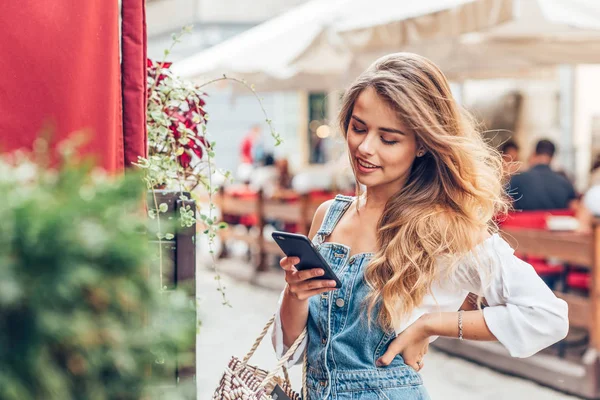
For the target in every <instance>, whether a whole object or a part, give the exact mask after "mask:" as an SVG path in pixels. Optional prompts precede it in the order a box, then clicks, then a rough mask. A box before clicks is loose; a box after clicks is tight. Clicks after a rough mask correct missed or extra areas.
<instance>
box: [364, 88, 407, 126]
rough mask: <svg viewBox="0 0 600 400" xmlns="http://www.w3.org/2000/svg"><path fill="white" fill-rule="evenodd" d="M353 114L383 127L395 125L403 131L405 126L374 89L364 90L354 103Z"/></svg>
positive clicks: (396, 113)
mask: <svg viewBox="0 0 600 400" xmlns="http://www.w3.org/2000/svg"><path fill="white" fill-rule="evenodd" d="M353 114H354V115H356V116H358V117H359V118H360V119H361V120H363V121H365V122H367V123H375V122H377V124H378V125H382V126H389V125H394V126H391V127H396V128H398V129H402V128H403V127H404V124H403V123H402V121H401V120H400V118H399V116H398V112H397V111H396V110H394V109H393V108H392V107H391V106H390V105H389V104H388V103H387V102H386V101H385V100H384V99H383V98H382V97H381V96H380V95H379V94H378V93H377V92H376V91H375V89H373V88H372V87H368V88H366V89H365V90H363V91H362V92H361V93H360V94H359V95H358V97H357V98H356V101H355V102H354V109H353Z"/></svg>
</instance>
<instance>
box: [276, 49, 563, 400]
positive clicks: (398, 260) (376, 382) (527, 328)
mask: <svg viewBox="0 0 600 400" xmlns="http://www.w3.org/2000/svg"><path fill="white" fill-rule="evenodd" d="M339 122H340V127H341V130H342V132H343V134H344V137H345V139H346V142H347V145H348V153H349V157H350V161H351V165H352V167H353V169H354V173H355V176H356V180H357V183H359V184H361V185H363V186H364V187H366V190H365V192H364V193H357V196H356V197H346V196H337V197H336V198H335V199H334V200H331V201H328V202H325V203H324V204H322V205H321V206H320V207H319V208H318V210H317V211H316V213H315V216H314V219H313V223H312V227H311V229H310V234H309V236H310V237H311V238H312V240H313V243H314V244H315V245H316V246H317V247H318V250H319V252H320V253H321V254H322V255H323V257H324V258H325V259H326V260H327V261H328V262H329V264H330V265H331V266H332V268H333V269H334V271H335V272H336V274H337V275H338V277H339V278H340V280H341V281H342V287H341V288H340V289H335V288H332V286H334V285H335V284H334V283H333V282H331V281H328V280H314V279H311V278H314V277H318V276H319V275H320V274H322V273H323V271H322V270H320V269H312V270H305V271H297V270H296V269H295V268H294V264H297V263H298V259H297V258H283V259H282V260H281V267H282V268H283V269H284V270H285V279H286V282H287V286H286V289H285V290H284V292H283V293H282V296H281V300H280V309H279V314H278V316H277V318H276V323H275V325H274V329H273V335H272V336H273V343H274V346H275V349H276V352H277V354H278V356H279V357H281V356H282V355H283V354H284V352H285V351H286V350H287V348H288V347H289V346H290V345H291V344H292V343H293V342H294V341H295V339H297V338H298V336H299V335H300V334H301V332H302V331H303V329H304V328H305V327H307V330H308V335H307V338H306V339H305V340H304V342H303V343H302V344H301V346H300V347H299V348H298V350H297V351H296V353H295V354H294V356H293V358H292V359H291V361H290V363H292V364H293V363H296V362H299V361H301V360H302V358H303V357H302V356H303V354H305V352H306V363H307V387H308V397H309V398H310V399H311V400H316V399H319V400H320V399H336V400H346V399H365V400H369V399H389V400H400V399H402V400H404V399H428V398H429V397H428V395H427V392H426V390H425V388H424V387H423V382H422V379H421V377H420V375H419V374H418V371H419V370H420V369H421V368H423V365H424V355H425V353H426V352H427V349H428V345H429V343H430V342H431V341H432V340H434V339H435V338H436V337H437V336H446V337H453V338H459V339H463V338H464V339H468V340H497V341H500V342H501V343H502V344H503V345H504V346H505V347H506V348H507V349H508V351H509V352H510V354H511V355H512V356H514V357H527V356H530V355H532V354H534V353H536V352H537V351H539V350H541V349H543V348H545V347H547V346H549V345H551V344H553V343H555V342H557V341H558V340H560V339H562V338H564V337H565V336H566V334H567V330H568V317H567V305H566V303H565V302H563V301H562V300H559V299H557V298H556V297H555V296H554V294H553V293H552V292H551V291H550V289H548V287H547V286H546V284H544V282H543V281H542V280H541V279H540V278H539V277H538V276H537V275H536V273H535V271H534V270H533V268H532V267H531V266H530V265H528V264H527V263H525V262H523V261H521V260H519V259H518V258H516V257H515V256H514V255H513V250H512V249H511V247H510V246H509V245H508V244H507V243H506V242H505V241H504V240H503V239H502V238H501V237H500V236H499V235H498V234H497V233H496V229H495V226H494V224H493V220H492V219H493V217H494V216H496V215H498V214H499V213H502V212H504V211H505V210H506V207H507V206H506V204H507V203H506V202H505V199H504V197H503V188H502V185H501V174H502V161H501V157H500V155H499V154H498V153H497V152H496V151H494V150H492V149H491V148H490V147H488V146H487V145H486V144H485V143H484V141H483V140H482V138H481V136H480V134H479V133H478V132H477V131H476V130H475V128H474V125H473V123H472V122H471V121H470V120H469V118H468V117H467V116H465V115H464V114H462V113H461V111H460V110H459V107H458V105H457V104H456V102H455V101H454V99H453V98H452V94H451V92H450V88H449V86H448V82H447V81H446V79H445V77H444V75H443V74H442V72H441V71H440V70H439V69H438V68H437V67H436V66H435V65H434V64H433V63H432V62H431V61H429V60H427V59H425V58H423V57H420V56H418V55H415V54H408V53H399V54H392V55H389V56H386V57H383V58H381V59H379V60H377V61H376V62H375V63H374V64H373V65H372V66H371V67H369V68H368V69H367V70H366V71H365V72H364V73H363V74H362V75H361V76H359V77H358V79H357V80H356V81H355V82H354V84H353V85H352V86H351V87H350V88H349V89H348V90H347V91H346V94H345V96H344V99H343V103H342V108H341V112H340V117H339ZM357 187H360V186H359V185H357ZM469 292H472V293H475V294H477V295H479V296H481V297H482V298H484V299H485V303H486V304H487V307H485V308H483V310H481V309H475V310H472V311H458V310H459V309H460V308H461V305H462V304H463V301H464V300H465V298H466V297H467V295H468V294H469Z"/></svg>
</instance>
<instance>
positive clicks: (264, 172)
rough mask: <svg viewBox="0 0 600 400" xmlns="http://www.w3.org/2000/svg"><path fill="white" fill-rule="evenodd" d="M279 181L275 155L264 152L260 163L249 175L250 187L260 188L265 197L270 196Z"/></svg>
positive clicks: (253, 188) (257, 189)
mask: <svg viewBox="0 0 600 400" xmlns="http://www.w3.org/2000/svg"><path fill="white" fill-rule="evenodd" d="M278 182H279V170H278V169H277V167H276V166H275V157H274V156H273V154H271V153H266V154H265V156H264V158H263V160H262V165H260V166H258V167H256V168H254V170H253V171H252V174H251V176H250V189H252V190H253V191H256V192H257V191H259V190H262V191H263V194H264V195H265V196H266V197H272V196H273V193H275V190H276V189H277V186H278Z"/></svg>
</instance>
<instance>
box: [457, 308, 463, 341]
mask: <svg viewBox="0 0 600 400" xmlns="http://www.w3.org/2000/svg"><path fill="white" fill-rule="evenodd" d="M462 322H463V310H460V311H459V312H458V340H463V324H462Z"/></svg>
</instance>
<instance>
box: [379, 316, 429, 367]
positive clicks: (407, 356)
mask: <svg viewBox="0 0 600 400" xmlns="http://www.w3.org/2000/svg"><path fill="white" fill-rule="evenodd" d="M427 350H429V335H428V334H427V332H426V329H425V324H424V323H423V318H420V319H418V320H417V321H416V322H415V323H414V324H412V325H411V326H409V327H408V328H406V329H405V330H404V331H403V332H402V333H400V334H399V335H398V336H397V337H396V339H394V340H393V341H392V342H391V343H390V345H389V346H388V348H387V350H386V352H385V353H384V354H383V355H382V356H381V357H380V358H379V359H378V360H377V361H376V364H377V366H379V367H384V366H387V365H390V363H391V362H392V360H393V359H394V357H396V356H397V355H398V354H401V355H402V358H403V359H404V363H405V364H406V365H408V366H410V367H412V368H413V369H414V370H415V371H417V372H418V371H420V370H421V369H422V368H423V366H424V365H425V364H424V362H423V357H424V356H425V354H426V353H427Z"/></svg>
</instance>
